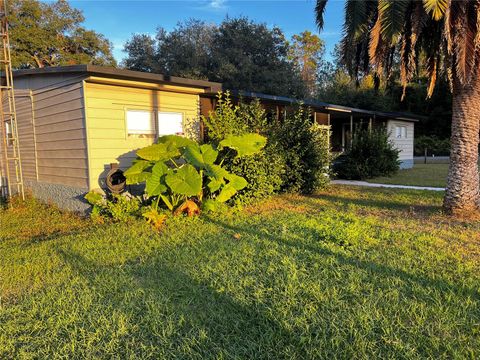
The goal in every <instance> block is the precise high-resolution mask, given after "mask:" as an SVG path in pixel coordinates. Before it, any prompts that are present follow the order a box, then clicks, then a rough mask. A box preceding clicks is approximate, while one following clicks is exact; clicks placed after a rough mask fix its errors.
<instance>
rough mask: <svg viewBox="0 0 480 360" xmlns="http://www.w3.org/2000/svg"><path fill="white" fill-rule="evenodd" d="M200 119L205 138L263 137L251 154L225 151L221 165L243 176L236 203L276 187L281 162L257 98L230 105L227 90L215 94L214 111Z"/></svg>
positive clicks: (248, 201) (268, 193)
mask: <svg viewBox="0 0 480 360" xmlns="http://www.w3.org/2000/svg"><path fill="white" fill-rule="evenodd" d="M203 120H204V123H205V125H206V129H207V137H208V138H209V139H214V140H216V141H221V140H223V139H224V138H225V137H226V136H229V135H241V134H246V133H258V134H262V135H264V136H266V137H267V144H266V146H265V147H264V149H263V150H262V151H260V152H259V153H257V154H255V155H253V156H248V157H235V154H232V153H226V154H225V157H224V162H223V164H224V166H225V168H226V169H227V170H228V171H230V172H232V173H234V174H236V175H239V176H241V177H243V178H245V180H247V183H248V184H247V186H246V187H245V188H243V189H242V190H240V191H239V192H238V194H237V195H236V196H235V203H236V204H238V205H247V204H251V203H253V202H255V201H257V200H259V199H264V198H267V197H269V196H271V195H273V194H274V193H276V192H278V191H279V190H280V188H281V185H282V176H283V174H284V172H285V163H284V159H283V156H282V155H281V152H280V151H279V148H278V146H277V144H276V143H275V141H274V140H273V139H272V138H271V136H270V135H271V129H270V127H269V125H268V120H267V114H266V112H265V110H264V109H263V107H262V106H261V104H260V101H259V100H258V99H255V100H253V101H251V102H249V103H247V102H240V103H239V104H238V105H234V104H233V103H232V102H231V100H230V94H229V93H228V92H226V93H225V94H222V93H219V95H218V101H217V107H216V109H215V111H214V112H212V113H211V114H210V116H209V117H208V118H204V119H203Z"/></svg>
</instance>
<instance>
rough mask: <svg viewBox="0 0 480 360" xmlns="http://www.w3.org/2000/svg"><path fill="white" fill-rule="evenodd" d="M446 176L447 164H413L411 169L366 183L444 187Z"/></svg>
mask: <svg viewBox="0 0 480 360" xmlns="http://www.w3.org/2000/svg"><path fill="white" fill-rule="evenodd" d="M447 174H448V164H415V165H414V166H413V168H411V169H405V170H400V171H399V172H398V173H397V174H395V175H393V176H391V177H388V176H382V177H378V178H374V179H369V180H367V181H368V182H371V183H379V184H396V185H413V186H431V187H445V186H446V185H447Z"/></svg>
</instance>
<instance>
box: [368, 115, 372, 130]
mask: <svg viewBox="0 0 480 360" xmlns="http://www.w3.org/2000/svg"><path fill="white" fill-rule="evenodd" d="M368 131H369V132H372V118H370V119H368Z"/></svg>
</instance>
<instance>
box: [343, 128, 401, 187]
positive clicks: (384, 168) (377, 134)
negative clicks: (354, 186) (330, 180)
mask: <svg viewBox="0 0 480 360" xmlns="http://www.w3.org/2000/svg"><path fill="white" fill-rule="evenodd" d="M398 154H399V151H398V150H397V149H395V148H394V146H393V144H392V143H391V142H390V140H389V139H388V133H387V130H386V129H385V128H378V129H373V130H371V131H369V130H366V129H357V130H356V131H355V132H354V135H353V139H352V144H351V146H350V148H349V149H348V150H347V151H346V153H345V154H344V155H342V156H340V157H339V158H338V159H337V161H336V163H335V167H334V170H335V172H336V174H337V176H338V177H340V178H344V179H370V178H373V177H377V176H390V175H393V174H394V173H396V172H397V171H398V169H399V166H400V162H399V160H398Z"/></svg>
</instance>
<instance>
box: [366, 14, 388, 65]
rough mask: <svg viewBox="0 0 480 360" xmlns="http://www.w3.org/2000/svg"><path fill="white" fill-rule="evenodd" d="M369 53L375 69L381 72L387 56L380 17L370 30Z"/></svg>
mask: <svg viewBox="0 0 480 360" xmlns="http://www.w3.org/2000/svg"><path fill="white" fill-rule="evenodd" d="M368 55H369V58H370V64H372V66H373V67H374V69H375V71H376V72H377V73H381V72H382V68H383V66H382V65H383V64H382V62H383V59H384V58H385V46H384V43H383V39H382V31H381V24H380V20H379V19H377V21H376V22H375V25H374V26H373V28H372V30H371V31H370V44H369V48H368Z"/></svg>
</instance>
